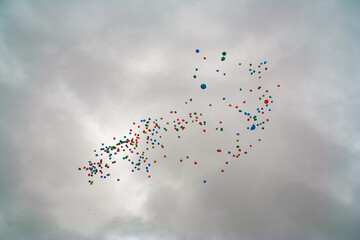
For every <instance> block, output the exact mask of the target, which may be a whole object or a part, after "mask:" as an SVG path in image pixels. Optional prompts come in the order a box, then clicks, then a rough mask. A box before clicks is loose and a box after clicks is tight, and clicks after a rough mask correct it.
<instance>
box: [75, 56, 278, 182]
mask: <svg viewBox="0 0 360 240" xmlns="http://www.w3.org/2000/svg"><path fill="white" fill-rule="evenodd" d="M195 52H196V53H197V54H199V53H200V50H199V49H196V50H195ZM221 55H222V56H221V57H220V61H225V60H226V56H227V53H226V52H222V54H221ZM203 59H204V60H206V57H203ZM266 64H267V61H263V62H260V63H259V64H258V69H257V70H255V69H254V67H253V64H252V63H249V67H250V68H249V71H250V74H251V75H252V76H253V75H255V74H258V79H261V71H260V70H261V69H262V67H264V66H265V65H266ZM238 65H239V66H241V65H242V63H238ZM264 69H265V71H267V70H268V67H264ZM198 71H199V68H195V72H198ZM216 72H219V69H217V70H216ZM225 75H226V74H225V73H224V76H225ZM197 77H198V76H197V75H196V74H194V75H193V78H194V79H196V78H197ZM277 87H280V85H277ZM200 88H201V89H203V90H205V89H206V88H207V85H206V84H205V83H201V84H200ZM239 90H240V92H242V91H245V89H243V88H240V89H239ZM248 91H249V93H250V94H256V95H257V97H258V105H257V108H256V111H253V112H250V111H248V110H247V111H245V110H243V109H244V108H243V107H244V106H245V105H246V104H247V102H246V101H245V100H244V101H242V102H240V103H238V104H237V105H233V104H231V103H229V104H228V107H229V108H230V109H231V110H232V111H235V112H236V113H237V114H241V115H243V116H244V118H245V119H246V121H245V123H246V124H245V125H246V126H245V128H244V130H248V131H250V132H251V131H257V130H264V129H265V126H266V125H267V124H268V122H269V121H270V120H269V118H268V116H267V115H269V113H270V112H271V105H272V104H273V103H274V98H273V96H272V95H270V92H269V90H268V89H263V88H262V86H261V85H259V86H258V87H257V88H255V89H248ZM222 100H223V101H226V98H225V97H224V98H222ZM190 102H193V99H192V98H190V99H189V100H188V101H185V104H188V103H190ZM211 106H212V104H209V107H211ZM242 106H243V107H242ZM170 116H172V118H170V119H165V118H164V117H160V118H150V117H149V118H146V119H141V120H140V121H139V122H138V123H136V122H133V125H134V128H132V129H129V134H128V135H127V136H124V137H123V138H121V139H117V138H116V137H114V138H113V144H110V145H105V144H104V143H102V144H101V147H100V148H99V149H97V150H94V155H95V158H96V160H95V161H88V163H87V165H85V166H83V167H82V168H78V170H79V171H82V170H83V171H85V172H86V173H87V175H88V177H90V180H89V183H90V184H91V185H92V184H93V183H94V181H93V180H92V179H93V178H94V177H95V176H96V175H98V176H100V179H107V178H110V177H111V175H110V172H109V171H110V168H111V166H112V165H114V164H116V163H117V161H118V159H120V160H122V161H127V162H129V164H130V165H131V169H130V171H131V172H138V171H140V170H141V169H142V170H144V171H145V172H146V173H147V175H148V178H151V175H150V169H151V167H152V166H153V165H154V164H156V163H157V162H158V160H159V159H160V158H167V155H166V153H164V154H163V155H162V154H161V156H159V155H157V157H156V158H152V159H150V157H149V156H148V155H147V153H148V152H149V151H150V150H152V149H155V148H157V149H160V150H164V149H165V145H166V143H165V142H164V143H163V142H162V139H163V138H162V136H163V135H164V134H168V133H167V132H169V131H173V132H175V133H177V135H178V138H181V133H182V132H184V131H186V130H187V129H189V127H190V126H197V127H200V128H202V132H203V133H204V134H205V133H206V132H208V131H209V130H215V131H220V132H223V131H224V127H223V121H219V122H218V124H219V125H218V127H216V128H215V129H208V128H207V121H206V120H204V119H203V118H204V116H203V114H202V113H197V112H188V113H187V115H186V117H179V115H178V112H177V111H176V110H172V111H170ZM210 120H213V119H210ZM208 121H209V120H208ZM234 134H235V135H236V138H237V139H236V141H235V143H234V145H233V148H232V149H227V150H225V151H223V150H222V149H214V150H213V151H214V152H215V153H217V154H220V153H222V152H224V153H225V154H226V153H227V155H228V156H229V157H231V158H239V157H240V156H245V155H247V154H248V152H249V151H250V149H251V148H252V147H253V144H249V145H246V146H242V147H241V146H240V145H239V136H240V133H239V132H237V133H234ZM258 141H259V142H260V141H261V138H258ZM164 151H165V150H164ZM184 159H185V158H184ZM184 159H182V158H181V159H179V161H180V162H181V163H183V162H184ZM186 159H187V160H186V161H187V162H188V161H189V156H186ZM190 161H191V160H190ZM193 164H194V165H198V162H197V161H193ZM224 164H229V161H225V162H224ZM219 170H220V173H224V169H222V168H221V169H219ZM117 181H120V178H117ZM203 182H204V183H206V182H207V181H206V180H203Z"/></svg>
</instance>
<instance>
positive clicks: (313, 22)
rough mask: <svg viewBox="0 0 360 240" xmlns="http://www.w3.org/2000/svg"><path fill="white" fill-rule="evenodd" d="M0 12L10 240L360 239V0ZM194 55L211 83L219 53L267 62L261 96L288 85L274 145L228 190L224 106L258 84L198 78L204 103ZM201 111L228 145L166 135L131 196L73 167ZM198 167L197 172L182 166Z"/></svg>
mask: <svg viewBox="0 0 360 240" xmlns="http://www.w3.org/2000/svg"><path fill="white" fill-rule="evenodd" d="M0 4H1V5H0V29H1V30H0V51H1V55H0V111H1V117H0V133H1V137H0V143H1V145H0V162H1V168H0V190H1V194H0V239H1V240H2V239H4V240H5V239H6V240H8V239H58V240H61V239H104V240H105V239H106V240H108V239H242V240H247V239H255V238H256V239H294V240H297V239H311V240H322V239H334V240H337V239H344V240H353V239H354V240H355V239H359V236H360V232H359V230H358V227H357V226H358V225H359V223H360V214H359V213H360V211H359V210H360V209H359V200H360V191H359V181H360V178H359V174H358V170H359V169H360V165H359V162H358V161H359V157H358V156H359V151H360V149H359V140H358V139H359V136H360V131H359V126H358V125H357V122H358V119H359V114H358V112H357V111H356V110H357V109H359V103H360V100H359V97H358V89H359V83H358V81H357V79H356V77H357V76H358V73H359V68H358V67H357V65H358V64H359V51H360V49H359V47H358V44H357V41H358V38H359V26H358V24H357V23H358V22H359V17H358V16H357V12H358V9H359V4H358V3H357V2H356V1H341V2H340V1H318V2H316V3H310V2H296V1H286V2H285V1H259V2H253V1H241V2H240V1H200V0H199V1H188V2H180V1H166V3H165V2H164V1H151V2H148V1H132V2H126V1H121V2H120V1H108V2H106V3H100V2H99V1H71V2H70V1H58V2H46V1H36V2H33V1H2V2H1V3H0ZM196 48H200V49H201V54H204V56H208V59H209V61H208V62H209V65H210V66H211V68H215V67H217V65H215V64H213V59H214V58H216V57H218V53H219V52H221V51H223V50H226V51H227V52H228V54H229V57H228V59H227V62H229V63H236V62H237V61H241V62H243V63H245V62H248V61H253V62H257V61H263V60H264V59H266V60H268V61H269V64H271V65H270V66H271V71H269V72H268V73H267V75H266V79H268V82H267V81H265V78H264V82H263V83H262V84H264V86H266V87H269V88H271V86H273V84H278V83H279V84H281V88H280V89H274V91H273V93H272V94H274V97H275V100H276V102H275V105H274V109H273V113H272V116H271V125H269V127H267V128H266V131H264V133H263V134H262V139H263V141H262V142H261V144H258V145H256V146H254V151H251V153H249V155H248V157H247V158H243V159H241V160H237V161H232V162H231V164H230V165H229V166H228V167H224V168H225V173H226V174H223V175H221V176H220V174H219V166H220V163H219V162H218V161H217V160H219V161H220V160H221V161H223V159H216V158H215V157H214V155H213V153H212V149H214V148H215V147H219V146H222V147H224V148H227V147H228V145H230V144H232V143H230V142H229V139H232V138H233V136H232V133H233V132H232V131H233V130H234V131H235V130H237V129H238V127H239V121H238V120H239V118H236V117H234V118H233V116H232V115H230V114H228V113H227V112H226V110H224V109H220V107H218V106H220V104H221V103H219V101H217V100H216V99H215V96H216V98H217V97H219V99H220V97H223V96H224V95H226V96H227V97H228V99H229V101H235V100H238V92H237V90H238V87H239V85H241V86H244V87H250V86H251V87H254V86H253V84H257V83H253V82H251V81H249V78H248V76H247V75H246V71H245V74H244V72H241V73H237V72H234V71H233V70H232V69H230V68H229V71H228V75H229V79H230V77H231V78H232V79H236V81H228V82H227V81H225V80H224V81H222V82H220V81H218V82H216V81H215V80H213V79H212V75H211V74H210V73H207V72H205V71H203V72H200V73H199V79H197V80H199V81H207V83H208V90H207V92H206V93H207V94H203V93H204V92H199V89H198V82H196V83H194V82H193V79H191V81H189V79H190V78H191V76H192V74H193V68H194V65H196V64H198V65H201V64H203V62H200V61H198V60H197V59H195V58H194V57H193V54H194V53H193V51H194V49H196ZM201 56H203V55H201ZM201 67H204V69H205V68H206V66H205V65H201ZM225 67H226V66H224V68H225ZM201 70H202V69H201ZM232 74H233V75H232ZM190 97H192V98H194V102H193V105H192V106H193V107H192V108H191V110H196V111H198V112H203V113H204V117H205V116H206V117H208V122H209V127H210V126H214V125H211V122H212V121H213V122H214V121H218V119H219V118H220V119H221V117H222V116H227V117H228V119H222V120H225V121H227V124H228V126H229V130H231V131H224V134H223V135H221V136H220V135H216V134H213V133H209V135H207V136H204V135H200V134H199V131H200V130H201V129H198V128H196V127H190V126H189V128H188V130H187V131H186V132H185V131H184V133H183V135H182V139H181V140H178V139H177V136H175V135H174V134H168V136H164V139H166V141H167V142H166V143H167V154H168V155H169V157H168V161H161V162H160V163H159V164H158V165H157V166H156V167H154V169H153V173H152V175H153V178H152V179H151V182H149V181H147V180H148V179H145V178H146V176H142V175H141V174H139V175H136V176H132V175H129V174H128V168H127V167H128V166H127V165H126V163H120V166H119V168H115V169H114V170H113V171H114V172H112V175H119V176H121V182H120V183H113V182H112V181H109V182H104V181H103V182H101V181H97V182H96V184H95V185H94V186H92V187H90V186H88V184H87V180H88V179H87V178H86V176H84V174H83V172H78V171H77V168H78V167H81V166H83V165H84V164H86V162H87V161H88V160H92V159H93V152H92V150H93V149H95V148H98V147H99V145H100V144H101V143H102V142H105V143H109V141H110V139H111V138H112V137H113V136H117V137H120V136H123V135H125V134H127V129H129V128H132V127H133V126H132V124H131V123H132V122H133V121H136V120H137V119H142V118H144V117H153V118H155V117H160V116H164V117H169V116H170V115H169V111H170V110H174V109H176V110H178V111H179V115H178V116H184V115H185V114H187V113H186V111H188V110H189V109H190V107H186V106H184V101H186V99H188V98H190ZM209 101H211V102H212V103H213V104H214V108H213V109H216V111H218V112H214V111H211V110H210V109H209V108H208V107H207V105H208V103H209ZM234 104H235V103H234ZM204 106H206V107H207V108H206V107H204ZM223 118H224V117H223ZM198 130H199V131H198ZM158 154H162V152H156V151H155V152H154V153H152V155H151V156H152V157H154V158H158V157H159V155H158ZM187 154H189V155H190V160H189V161H194V160H195V159H198V161H199V166H198V167H196V168H194V166H193V165H191V164H188V165H186V164H184V166H183V167H180V165H179V162H178V158H179V157H184V155H187ZM169 159H171V160H173V161H171V160H169ZM205 166H206V167H205ZM203 178H204V179H205V178H206V179H207V180H208V183H207V184H203V183H202V182H201V181H202V179H203Z"/></svg>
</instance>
